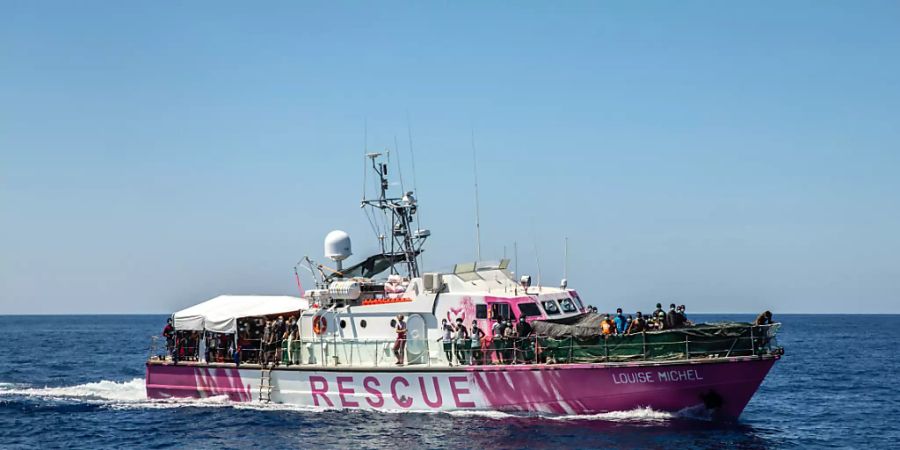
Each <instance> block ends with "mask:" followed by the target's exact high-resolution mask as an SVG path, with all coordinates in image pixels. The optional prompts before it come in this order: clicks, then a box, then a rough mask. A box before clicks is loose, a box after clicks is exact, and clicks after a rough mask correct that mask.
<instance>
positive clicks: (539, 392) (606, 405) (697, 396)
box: [147, 357, 777, 418]
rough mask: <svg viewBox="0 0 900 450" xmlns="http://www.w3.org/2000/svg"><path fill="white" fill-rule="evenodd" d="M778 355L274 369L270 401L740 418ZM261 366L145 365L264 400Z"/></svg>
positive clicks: (154, 379)
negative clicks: (698, 411)
mask: <svg viewBox="0 0 900 450" xmlns="http://www.w3.org/2000/svg"><path fill="white" fill-rule="evenodd" d="M776 360H777V358H773V357H767V358H762V359H760V358H753V357H738V358H725V359H718V360H695V361H689V362H670V363H660V362H656V363H627V364H560V365H535V366H486V367H460V368H421V369H413V368H410V367H405V368H372V369H365V370H362V369H356V368H322V367H309V366H305V367H302V368H293V367H292V368H278V369H274V370H273V371H272V372H271V373H272V380H273V381H272V386H273V390H272V393H271V396H270V398H271V400H272V401H273V402H279V403H289V404H300V405H307V406H311V407H321V408H366V409H388V410H397V409H401V410H402V409H407V410H461V409H470V410H494V411H512V412H539V413H547V414H595V413H601V412H608V411H627V410H632V409H635V408H639V407H650V408H653V409H654V410H658V411H672V412H675V411H679V410H682V409H685V408H690V407H697V406H705V407H707V408H710V409H713V410H714V411H715V412H716V413H717V414H718V415H721V416H724V417H727V418H737V417H738V416H739V415H740V414H741V412H742V411H743V410H744V407H745V406H746V405H747V403H748V402H749V401H750V398H751V397H752V396H753V394H754V393H755V392H756V390H757V388H758V387H759V385H760V383H762V381H763V378H765V376H766V374H767V373H768V372H769V369H770V368H771V367H772V365H773V364H774V362H775V361H776ZM260 375H261V372H260V369H259V368H241V369H235V368H233V367H211V366H208V365H178V366H173V365H168V364H155V363H149V364H148V365H147V396H148V397H149V398H154V399H158V398H172V397H182V398H183V397H187V398H200V397H209V396H219V395H226V396H228V398H230V399H231V400H233V401H241V402H246V401H256V400H258V399H259V383H260Z"/></svg>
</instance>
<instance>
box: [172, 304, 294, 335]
mask: <svg viewBox="0 0 900 450" xmlns="http://www.w3.org/2000/svg"><path fill="white" fill-rule="evenodd" d="M304 309H309V302H307V301H306V300H304V299H302V298H298V297H289V296H286V295H220V296H218V297H216V298H214V299H211V300H207V301H205V302H203V303H200V304H197V305H194V306H191V307H190V308H186V309H182V310H181V311H178V312H176V313H175V314H174V315H173V317H174V319H175V329H176V330H204V329H205V330H208V331H215V332H217V333H234V332H235V331H237V319H240V318H242V317H260V316H271V315H274V314H290V313H295V312H297V311H300V310H304Z"/></svg>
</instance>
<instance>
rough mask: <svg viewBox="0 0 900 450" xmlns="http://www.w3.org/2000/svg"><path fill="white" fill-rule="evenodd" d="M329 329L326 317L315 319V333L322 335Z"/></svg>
mask: <svg viewBox="0 0 900 450" xmlns="http://www.w3.org/2000/svg"><path fill="white" fill-rule="evenodd" d="M327 329H328V321H327V320H325V317H324V316H316V317H313V333H316V334H322V333H324V332H325V330H327Z"/></svg>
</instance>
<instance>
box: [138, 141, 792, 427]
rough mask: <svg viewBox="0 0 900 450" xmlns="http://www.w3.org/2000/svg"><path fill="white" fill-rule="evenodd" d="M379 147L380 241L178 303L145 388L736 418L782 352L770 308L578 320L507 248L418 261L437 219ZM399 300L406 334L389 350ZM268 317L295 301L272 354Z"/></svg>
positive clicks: (357, 403)
mask: <svg viewBox="0 0 900 450" xmlns="http://www.w3.org/2000/svg"><path fill="white" fill-rule="evenodd" d="M380 156H381V155H379V154H377V153H375V154H369V155H367V157H368V158H369V159H370V160H371V166H372V169H373V170H374V172H375V173H377V176H378V177H379V181H380V192H379V195H378V196H377V198H373V199H366V200H363V202H362V206H364V207H367V208H372V209H374V210H377V211H381V212H384V213H386V214H385V217H387V218H388V220H389V223H388V227H386V229H387V230H388V232H387V233H383V234H381V235H379V236H378V238H379V243H380V248H381V251H380V252H379V253H378V254H375V255H370V256H368V257H366V258H364V259H362V260H361V261H359V262H357V263H355V264H353V265H350V266H349V267H346V268H345V267H343V263H344V261H346V260H347V259H348V258H350V257H351V256H352V251H351V241H350V237H349V236H348V235H347V234H346V233H344V232H342V231H333V232H331V233H329V234H328V236H327V237H326V239H325V245H324V250H325V252H324V253H325V256H326V257H327V258H329V259H330V260H331V261H333V262H334V266H335V267H333V268H331V267H329V266H326V265H325V264H318V263H316V262H315V261H313V259H312V258H309V257H306V258H304V260H303V263H304V266H303V267H305V268H306V269H308V270H310V272H311V273H313V275H314V277H315V279H316V287H315V288H314V289H310V290H307V291H305V292H303V293H302V296H300V297H287V296H285V297H271V296H220V297H217V298H215V299H211V300H209V301H207V302H204V303H200V304H198V305H195V306H192V307H190V308H187V309H185V310H182V311H178V312H176V313H175V314H173V316H172V325H173V328H174V331H173V333H172V334H173V336H170V339H169V340H168V342H167V343H165V342H163V340H162V339H156V340H155V341H154V345H152V346H151V355H150V357H149V358H148V361H147V363H146V389H147V396H148V397H149V398H151V399H169V398H206V397H217V396H225V397H227V398H228V399H230V400H232V401H235V402H274V403H284V404H292V405H301V406H307V407H311V408H316V409H333V408H354V409H357V408H358V409H373V410H392V411H397V410H399V411H456V410H480V411H504V412H513V413H523V414H551V415H572V414H576V415H585V414H596V413H603V412H610V411H627V410H632V409H635V408H645V407H649V408H652V409H654V410H659V411H670V412H678V411H683V410H691V411H698V410H700V411H704V412H708V413H709V414H711V415H714V416H716V417H721V418H727V419H735V418H737V417H738V416H739V415H740V414H741V412H742V411H743V409H744V407H745V406H746V405H747V403H748V402H749V401H750V399H751V397H752V396H753V395H754V393H755V392H756V390H757V388H758V387H759V385H760V384H761V383H762V381H763V379H764V378H765V376H766V374H767V373H768V372H769V370H770V369H771V368H772V366H773V364H774V363H775V362H776V361H777V360H778V359H779V358H780V356H781V354H782V350H781V348H780V347H778V346H777V345H776V342H775V334H776V331H777V329H778V324H773V325H767V326H757V325H754V324H749V323H748V324H739V323H731V324H709V325H703V326H692V327H686V328H684V329H679V330H664V331H647V330H645V331H642V332H640V333H632V334H629V335H624V336H602V335H600V334H599V328H598V329H597V331H598V333H597V334H596V335H591V333H590V332H588V333H587V334H585V332H584V330H585V329H588V330H590V328H589V327H588V328H585V327H584V326H582V325H584V324H585V323H592V322H591V321H592V320H594V319H596V317H595V316H596V315H595V314H594V313H591V312H590V311H589V309H588V308H587V307H586V305H585V304H584V302H583V300H582V298H581V296H580V295H579V294H578V292H577V291H576V290H575V289H571V288H568V287H567V286H566V285H565V283H562V285H561V286H559V287H555V286H552V287H551V286H533V285H532V284H531V281H530V278H529V277H527V276H520V277H519V278H518V279H517V278H516V277H517V275H518V274H514V273H513V272H512V271H511V270H510V267H509V265H510V261H509V260H506V259H504V260H501V261H492V262H491V261H476V262H466V263H461V264H456V265H455V266H454V267H453V269H452V270H450V271H445V272H423V273H420V269H419V263H420V257H421V256H420V255H421V253H422V251H423V248H424V243H425V241H426V240H427V239H428V237H429V236H430V234H431V233H430V232H429V231H428V230H425V229H420V228H419V227H418V226H417V225H416V224H417V220H416V213H417V209H418V202H417V200H416V198H415V196H414V192H405V193H403V194H402V195H400V196H395V197H391V196H390V195H389V192H388V191H389V186H390V184H389V183H388V179H387V165H386V164H384V163H382V162H381V159H380ZM296 270H297V268H295V271H296ZM298 284H299V276H298ZM400 315H402V316H403V319H402V321H403V324H402V325H401V327H403V328H405V337H406V339H405V346H402V347H400V354H399V355H398V354H397V353H395V351H394V349H395V348H396V347H395V344H396V340H397V327H398V320H400V319H399V317H398V316H400ZM278 317H282V318H284V319H285V320H288V319H289V318H291V317H294V318H296V324H297V326H296V332H294V333H288V334H289V336H288V337H289V338H288V339H284V340H281V337H276V341H280V342H279V343H277V344H276V348H275V349H274V353H275V357H274V358H273V356H272V352H273V349H272V348H271V347H270V346H267V344H266V342H263V341H264V339H263V337H262V336H259V335H257V334H254V331H257V332H258V330H259V325H260V323H261V322H263V321H267V320H268V321H272V320H277V318H278ZM444 320H446V321H447V322H448V323H449V324H451V326H452V325H454V324H457V323H460V321H461V323H462V324H464V325H465V326H466V327H467V328H471V326H472V325H473V324H474V325H475V326H476V327H477V328H479V329H480V330H481V333H480V336H479V339H478V343H477V344H475V345H473V344H472V340H471V339H469V340H468V341H464V340H457V339H456V336H455V335H454V336H453V337H452V339H451V341H450V345H449V347H448V348H449V354H448V353H447V352H446V351H445V350H446V349H445V348H444V339H443V335H444V331H445V330H444V328H443V325H442V322H443V321H444ZM498 322H512V323H517V322H524V323H528V324H531V325H533V326H532V327H528V328H530V329H533V330H543V332H541V333H538V332H532V333H530V334H529V335H527V336H516V337H513V338H507V339H504V338H503V337H502V336H495V335H494V331H495V329H496V328H497V327H495V324H496V323H498ZM538 325H541V326H538ZM546 330H552V332H546ZM289 331H290V330H289ZM186 336H187V337H186ZM192 339H193V340H192ZM269 340H270V341H271V339H269ZM498 342H503V345H497V343H498ZM211 347H212V351H210V350H211ZM466 347H468V348H466ZM473 355H475V356H477V358H475V359H474V360H473ZM448 357H449V360H448ZM460 358H463V359H465V360H464V361H460ZM398 360H399V361H402V362H401V363H399V364H398ZM501 360H502V363H501Z"/></svg>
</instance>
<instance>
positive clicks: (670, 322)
mask: <svg viewBox="0 0 900 450" xmlns="http://www.w3.org/2000/svg"><path fill="white" fill-rule="evenodd" d="M682 325H683V324H682V323H681V318H680V317H679V316H678V311H676V310H675V304H674V303H672V304H671V305H669V313H668V314H666V329H667V330H674V329H677V328H681V327H682Z"/></svg>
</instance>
